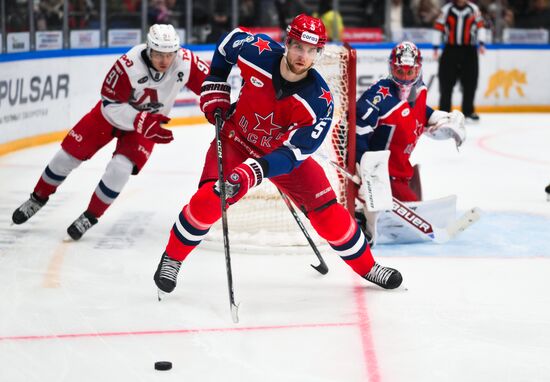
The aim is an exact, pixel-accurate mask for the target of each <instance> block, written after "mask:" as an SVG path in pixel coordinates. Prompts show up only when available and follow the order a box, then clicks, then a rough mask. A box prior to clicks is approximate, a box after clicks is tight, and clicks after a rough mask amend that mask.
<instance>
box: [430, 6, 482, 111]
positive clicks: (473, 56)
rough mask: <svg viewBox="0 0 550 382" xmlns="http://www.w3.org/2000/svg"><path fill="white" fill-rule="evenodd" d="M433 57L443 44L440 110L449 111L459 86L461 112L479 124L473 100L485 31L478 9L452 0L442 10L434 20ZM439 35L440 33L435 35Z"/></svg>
mask: <svg viewBox="0 0 550 382" xmlns="http://www.w3.org/2000/svg"><path fill="white" fill-rule="evenodd" d="M434 28H435V29H436V33H434V57H435V58H437V56H438V47H439V46H440V45H441V40H442V39H443V42H444V44H445V46H444V48H443V53H442V54H441V58H440V59H439V71H438V77H439V92H440V98H439V109H440V110H443V111H447V112H448V111H451V106H452V102H451V98H452V94H453V88H454V86H455V84H456V82H457V80H460V83H461V84H462V93H463V94H462V113H463V114H464V116H465V117H466V118H467V119H469V120H471V121H478V120H479V116H478V115H477V114H476V113H475V110H474V97H475V94H476V88H477V78H478V72H479V62H478V47H479V53H481V54H483V53H484V52H485V47H484V41H485V29H484V28H483V19H482V17H481V13H480V11H479V8H478V7H477V5H475V4H474V3H472V2H470V1H467V0H453V1H452V2H450V3H447V4H445V5H444V6H443V7H442V8H441V13H440V15H439V17H438V18H437V20H436V21H435V25H434ZM437 32H440V33H437Z"/></svg>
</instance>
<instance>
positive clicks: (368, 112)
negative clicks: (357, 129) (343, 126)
mask: <svg viewBox="0 0 550 382" xmlns="http://www.w3.org/2000/svg"><path fill="white" fill-rule="evenodd" d="M371 114H372V107H369V109H368V110H367V112H366V113H365V114H363V116H362V117H361V119H363V120H365V119H367V118H368V117H369V115H371Z"/></svg>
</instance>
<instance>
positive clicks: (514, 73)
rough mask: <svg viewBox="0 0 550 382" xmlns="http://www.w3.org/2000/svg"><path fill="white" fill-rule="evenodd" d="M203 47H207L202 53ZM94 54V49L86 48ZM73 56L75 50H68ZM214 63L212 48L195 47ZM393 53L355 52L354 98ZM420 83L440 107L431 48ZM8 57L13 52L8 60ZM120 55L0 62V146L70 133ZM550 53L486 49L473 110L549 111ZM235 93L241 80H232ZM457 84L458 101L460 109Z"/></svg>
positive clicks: (179, 103)
mask: <svg viewBox="0 0 550 382" xmlns="http://www.w3.org/2000/svg"><path fill="white" fill-rule="evenodd" d="M203 49H204V48H203ZM87 51H93V49H87ZM68 52H69V53H70V51H68ZM196 53H197V54H198V56H199V57H200V58H202V59H203V60H205V61H207V62H209V61H210V59H211V57H212V54H213V51H212V50H197V51H196ZM389 53H390V48H389V47H385V48H378V47H377V48H372V47H361V46H358V49H357V93H358V94H357V95H358V96H359V95H360V94H361V93H362V92H363V91H365V90H366V89H367V88H368V87H369V86H370V85H371V84H373V83H374V82H376V81H377V80H378V79H379V78H382V77H385V76H387V75H388V61H387V60H388V55H389ZM422 55H423V58H424V61H423V78H424V82H425V83H426V84H427V85H428V88H429V93H428V104H429V105H431V106H433V107H437V106H438V103H439V90H438V88H439V82H438V80H437V70H438V62H437V60H436V59H435V58H434V56H433V51H432V50H431V49H423V50H422ZM8 56H9V55H8ZM119 56H120V53H117V54H110V53H109V54H105V50H103V51H102V54H99V55H83V56H72V55H71V56H69V55H68V56H63V55H61V56H55V57H51V58H43V59H36V58H33V59H21V60H15V61H5V62H1V61H0V130H1V134H0V144H1V143H5V142H10V141H14V140H20V139H22V138H26V137H32V136H36V135H40V134H47V133H51V132H59V131H67V130H68V129H70V128H71V127H72V126H73V125H74V124H75V123H76V122H78V120H79V119H80V118H81V117H82V116H83V115H84V114H85V113H87V112H88V111H89V110H90V109H91V108H92V107H93V106H94V105H95V103H96V102H98V100H99V99H100V89H101V84H102V82H103V79H104V76H105V74H106V73H107V71H108V70H109V68H110V67H111V66H112V65H113V63H114V62H115V60H116V59H117V58H118V57H119ZM549 66H550V49H548V48H545V47H542V48H540V49H534V48H525V49H522V48H519V47H518V48H510V47H507V48H503V49H488V50H487V51H486V53H485V54H484V55H482V56H480V76H479V81H478V90H477V93H476V106H477V110H478V111H479V112H484V111H550V92H548V91H547V87H545V86H543V84H546V83H550V72H549V71H548V70H547V68H548V67H549ZM228 81H229V82H230V84H231V85H232V87H233V89H234V94H233V95H232V97H233V99H235V98H236V97H237V96H238V89H239V86H240V78H239V76H238V71H233V72H232V73H231V75H230V77H229V79H228ZM461 98H462V94H461V92H460V84H459V83H458V84H457V85H456V87H455V93H454V96H453V104H454V105H455V106H457V107H458V106H460V102H461ZM174 106H175V107H174V108H173V110H172V113H171V115H170V117H172V118H175V119H176V120H178V119H180V121H181V123H186V118H188V119H189V118H194V120H195V121H197V120H201V119H200V117H201V116H202V113H201V111H200V109H199V107H198V96H196V95H195V94H194V93H192V92H191V91H189V90H187V89H182V91H181V92H180V94H179V96H178V97H177V99H176V103H175V105H174Z"/></svg>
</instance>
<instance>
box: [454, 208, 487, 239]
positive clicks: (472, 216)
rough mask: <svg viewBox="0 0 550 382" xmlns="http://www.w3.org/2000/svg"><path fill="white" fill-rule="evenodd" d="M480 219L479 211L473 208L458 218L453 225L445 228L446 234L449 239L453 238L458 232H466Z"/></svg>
mask: <svg viewBox="0 0 550 382" xmlns="http://www.w3.org/2000/svg"><path fill="white" fill-rule="evenodd" d="M480 217H481V210H480V209H479V208H478V207H474V208H472V209H471V210H469V211H466V212H465V213H464V215H462V216H461V217H460V218H458V219H457V220H456V221H455V222H454V223H453V224H451V225H449V226H448V227H447V232H448V234H449V237H450V238H454V237H455V236H456V235H458V234H459V233H460V232H463V231H464V230H466V229H467V228H468V227H469V226H471V225H472V224H474V223H475V222H477V221H478V220H479V218H480Z"/></svg>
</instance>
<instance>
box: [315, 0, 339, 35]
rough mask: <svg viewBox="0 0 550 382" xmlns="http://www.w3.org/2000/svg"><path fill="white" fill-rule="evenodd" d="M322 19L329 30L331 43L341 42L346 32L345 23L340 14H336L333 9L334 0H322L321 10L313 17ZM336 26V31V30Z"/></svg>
mask: <svg viewBox="0 0 550 382" xmlns="http://www.w3.org/2000/svg"><path fill="white" fill-rule="evenodd" d="M313 16H314V17H318V18H320V19H321V21H322V22H323V24H324V25H325V28H326V30H327V35H328V39H329V41H341V40H342V33H343V31H344V21H343V19H342V15H341V14H340V12H335V11H334V9H333V7H332V0H321V1H320V2H319V10H318V12H317V14H314V15H313ZM335 24H336V30H335V28H334V26H335Z"/></svg>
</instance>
